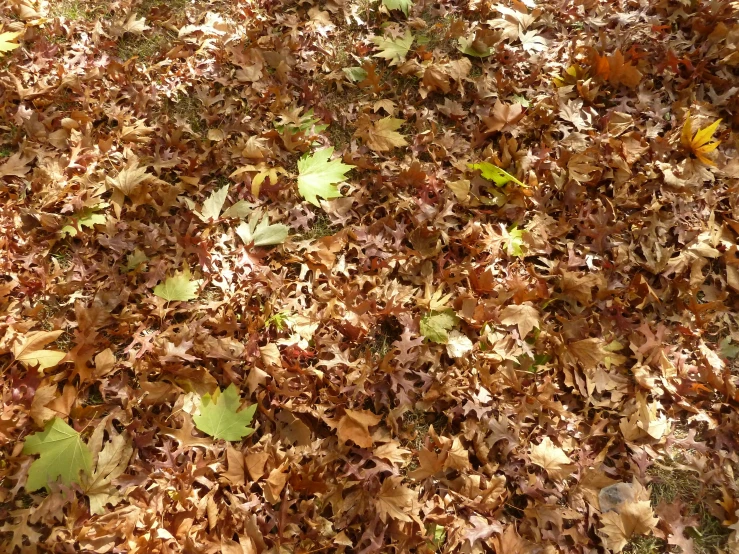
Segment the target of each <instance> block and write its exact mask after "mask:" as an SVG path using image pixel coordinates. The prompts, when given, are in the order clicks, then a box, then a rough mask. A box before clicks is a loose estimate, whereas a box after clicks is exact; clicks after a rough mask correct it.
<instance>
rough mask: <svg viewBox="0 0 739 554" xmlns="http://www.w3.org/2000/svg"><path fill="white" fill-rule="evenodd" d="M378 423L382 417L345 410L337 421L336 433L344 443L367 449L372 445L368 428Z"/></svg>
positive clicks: (368, 412)
mask: <svg viewBox="0 0 739 554" xmlns="http://www.w3.org/2000/svg"><path fill="white" fill-rule="evenodd" d="M380 421H382V416H378V415H376V414H373V413H372V412H370V411H367V410H349V409H346V410H345V411H344V415H343V416H341V419H340V420H339V424H338V426H337V427H336V432H337V434H338V435H339V438H340V439H341V440H342V441H344V442H347V441H349V440H351V441H353V442H354V444H356V445H357V446H360V447H362V448H369V447H370V446H372V443H373V441H372V435H371V434H370V432H369V428H370V427H371V426H372V425H377V424H378V423H380Z"/></svg>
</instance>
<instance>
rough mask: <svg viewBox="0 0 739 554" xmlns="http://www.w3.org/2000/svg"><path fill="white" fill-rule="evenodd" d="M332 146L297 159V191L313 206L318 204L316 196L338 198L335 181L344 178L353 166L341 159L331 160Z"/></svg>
mask: <svg viewBox="0 0 739 554" xmlns="http://www.w3.org/2000/svg"><path fill="white" fill-rule="evenodd" d="M333 153H334V149H333V147H329V148H323V149H321V150H318V151H317V152H315V153H314V154H312V155H308V154H306V155H305V156H303V157H302V158H301V159H300V160H298V174H299V175H298V192H300V195H301V196H302V197H303V198H305V199H306V200H307V201H308V202H310V203H311V204H313V205H314V206H320V203H319V202H318V197H319V196H320V197H321V198H325V199H327V200H330V199H332V198H340V197H341V192H339V187H338V186H337V185H336V183H341V182H343V181H345V180H346V173H347V172H348V171H349V170H351V169H352V168H353V167H354V166H352V165H348V164H345V163H343V162H342V161H341V160H331V161H329V159H330V158H331V154H333Z"/></svg>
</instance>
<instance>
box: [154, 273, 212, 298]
mask: <svg viewBox="0 0 739 554" xmlns="http://www.w3.org/2000/svg"><path fill="white" fill-rule="evenodd" d="M200 282H201V281H200V280H196V281H191V280H190V271H189V270H186V271H184V272H181V273H177V274H176V275H173V276H172V277H167V279H166V280H165V281H164V282H163V283H159V284H158V285H157V286H156V287H154V294H155V295H157V296H158V297H159V298H164V299H165V300H166V301H167V302H172V301H181V302H187V301H189V300H193V299H195V298H197V297H198V288H199V287H200Z"/></svg>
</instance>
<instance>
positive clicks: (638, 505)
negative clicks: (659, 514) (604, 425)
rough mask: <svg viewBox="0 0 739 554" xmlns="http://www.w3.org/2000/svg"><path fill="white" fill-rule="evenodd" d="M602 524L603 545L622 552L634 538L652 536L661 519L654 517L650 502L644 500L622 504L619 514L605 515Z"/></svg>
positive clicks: (610, 513) (602, 517)
mask: <svg viewBox="0 0 739 554" xmlns="http://www.w3.org/2000/svg"><path fill="white" fill-rule="evenodd" d="M601 522H602V523H603V527H601V528H600V530H599V532H600V535H601V537H602V538H603V545H604V546H605V547H606V548H607V549H609V550H611V551H612V552H621V551H622V550H623V548H624V546H626V545H627V544H628V542H629V540H630V539H631V538H632V537H634V536H636V535H646V534H650V533H651V532H652V531H653V530H654V529H655V528H656V527H657V524H658V523H659V519H657V518H656V517H654V513H653V512H652V505H651V503H650V502H649V500H642V501H639V502H625V503H623V504H621V506H620V508H619V510H618V511H617V512H615V511H614V512H608V513H606V514H603V515H602V516H601Z"/></svg>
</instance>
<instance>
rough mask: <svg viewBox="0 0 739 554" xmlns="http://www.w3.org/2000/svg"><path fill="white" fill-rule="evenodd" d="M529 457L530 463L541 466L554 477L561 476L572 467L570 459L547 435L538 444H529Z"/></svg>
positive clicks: (558, 477) (559, 477)
mask: <svg viewBox="0 0 739 554" xmlns="http://www.w3.org/2000/svg"><path fill="white" fill-rule="evenodd" d="M529 458H530V459H531V463H534V464H536V465H538V466H540V467H543V468H544V469H545V470H547V473H548V474H549V475H550V476H551V477H553V478H555V479H561V478H563V477H564V476H566V475H567V473H568V472H569V471H570V469H571V468H572V460H570V458H569V457H568V456H567V454H565V453H564V450H562V449H561V448H560V447H558V446H555V445H554V443H552V439H550V438H549V437H544V438H543V439H542V441H541V442H540V443H539V444H532V445H531V451H530V454H529Z"/></svg>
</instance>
